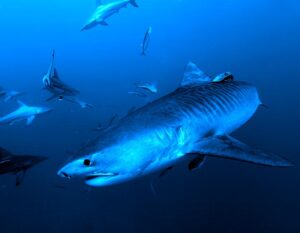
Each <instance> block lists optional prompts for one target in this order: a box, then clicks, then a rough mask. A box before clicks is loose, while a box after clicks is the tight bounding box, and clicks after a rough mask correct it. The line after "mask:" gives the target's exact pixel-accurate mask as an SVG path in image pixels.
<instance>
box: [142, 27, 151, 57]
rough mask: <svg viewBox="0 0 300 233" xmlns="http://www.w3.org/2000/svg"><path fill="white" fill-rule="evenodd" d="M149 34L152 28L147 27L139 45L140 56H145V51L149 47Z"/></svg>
mask: <svg viewBox="0 0 300 233" xmlns="http://www.w3.org/2000/svg"><path fill="white" fill-rule="evenodd" d="M151 34H152V27H149V28H148V29H147V31H146V33H145V36H144V40H143V43H142V45H141V47H142V53H141V54H142V55H144V56H145V55H146V51H147V49H148V47H149V43H150V38H151Z"/></svg>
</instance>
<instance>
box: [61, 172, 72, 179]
mask: <svg viewBox="0 0 300 233" xmlns="http://www.w3.org/2000/svg"><path fill="white" fill-rule="evenodd" d="M60 174H61V175H62V176H63V177H65V178H68V179H70V178H71V176H69V175H68V174H67V173H65V172H61V173H60Z"/></svg>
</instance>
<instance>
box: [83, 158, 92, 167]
mask: <svg viewBox="0 0 300 233" xmlns="http://www.w3.org/2000/svg"><path fill="white" fill-rule="evenodd" d="M83 164H84V165H85V166H90V165H91V160H89V159H85V160H84V161H83Z"/></svg>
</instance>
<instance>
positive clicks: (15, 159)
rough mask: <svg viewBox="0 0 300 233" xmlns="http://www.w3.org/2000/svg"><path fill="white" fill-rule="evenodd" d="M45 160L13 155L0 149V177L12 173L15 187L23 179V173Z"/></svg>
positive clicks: (31, 156) (39, 157) (30, 156)
mask: <svg viewBox="0 0 300 233" xmlns="http://www.w3.org/2000/svg"><path fill="white" fill-rule="evenodd" d="M46 159H47V158H45V157H41V156H33V155H13V154H11V153H10V152H9V151H7V150H5V149H3V148H0V175H3V174H8V173H12V174H14V175H16V186H18V185H20V184H21V183H22V181H23V179H24V176H25V172H26V171H27V170H28V169H30V168H31V167H33V166H35V165H37V164H38V163H41V162H43V161H45V160H46Z"/></svg>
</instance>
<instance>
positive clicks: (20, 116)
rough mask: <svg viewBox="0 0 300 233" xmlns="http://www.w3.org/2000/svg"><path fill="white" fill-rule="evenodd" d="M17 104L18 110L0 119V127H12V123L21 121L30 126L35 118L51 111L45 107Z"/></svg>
mask: <svg viewBox="0 0 300 233" xmlns="http://www.w3.org/2000/svg"><path fill="white" fill-rule="evenodd" d="M18 103H19V108H18V109H17V110H15V111H14V112H11V113H9V114H7V115H6V116H3V117H0V125H4V124H9V125H13V124H14V123H16V122H18V121H21V120H26V122H27V125H30V124H31V123H32V121H33V120H34V119H35V118H36V116H38V115H42V114H46V113H48V112H50V111H52V109H51V108H47V107H34V106H28V105H26V104H24V103H23V102H21V101H18Z"/></svg>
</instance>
